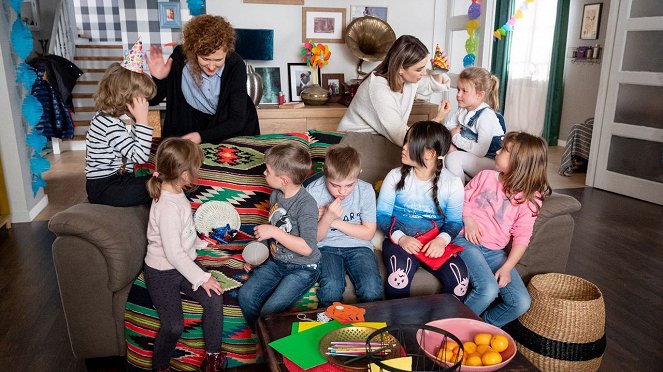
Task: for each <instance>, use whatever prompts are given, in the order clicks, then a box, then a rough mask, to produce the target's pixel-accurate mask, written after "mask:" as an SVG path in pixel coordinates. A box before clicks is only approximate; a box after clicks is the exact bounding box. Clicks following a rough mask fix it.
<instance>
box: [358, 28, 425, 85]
mask: <svg viewBox="0 0 663 372" xmlns="http://www.w3.org/2000/svg"><path fill="white" fill-rule="evenodd" d="M426 56H428V48H426V46H425V45H424V43H422V42H421V40H419V39H417V38H416V37H414V36H410V35H403V36H401V37H399V38H398V39H396V41H394V43H393V44H392V45H391V48H389V51H388V52H387V55H386V56H385V57H384V59H383V60H382V62H381V63H380V64H379V65H378V66H377V67H376V68H375V69H374V70H373V72H375V75H377V76H381V77H383V78H385V79H387V82H388V83H389V88H391V90H392V91H394V92H400V90H401V88H402V84H401V83H402V80H401V79H400V76H399V71H398V70H400V68H401V67H402V68H404V69H407V68H409V67H411V66H414V65H416V64H417V63H419V62H421V60H422V59H424V58H426ZM368 76H370V74H369V75H366V77H364V79H366V78H368Z"/></svg>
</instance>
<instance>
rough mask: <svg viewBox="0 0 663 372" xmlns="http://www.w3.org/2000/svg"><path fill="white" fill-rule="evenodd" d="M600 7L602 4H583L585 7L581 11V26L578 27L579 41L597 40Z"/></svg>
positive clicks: (599, 24)
mask: <svg viewBox="0 0 663 372" xmlns="http://www.w3.org/2000/svg"><path fill="white" fill-rule="evenodd" d="M602 6H603V3H595V4H585V6H584V7H583V9H582V24H581V25H580V39H582V40H596V39H598V38H599V28H600V26H601V7H602Z"/></svg>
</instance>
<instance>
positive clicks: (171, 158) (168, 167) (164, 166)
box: [147, 137, 203, 200]
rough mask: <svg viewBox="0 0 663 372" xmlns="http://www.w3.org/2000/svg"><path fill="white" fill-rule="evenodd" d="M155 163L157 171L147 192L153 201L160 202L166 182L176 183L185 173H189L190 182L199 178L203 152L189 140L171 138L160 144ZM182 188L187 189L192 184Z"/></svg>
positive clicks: (149, 182)
mask: <svg viewBox="0 0 663 372" xmlns="http://www.w3.org/2000/svg"><path fill="white" fill-rule="evenodd" d="M155 163H156V170H155V172H154V173H153V174H152V177H151V178H150V179H149V180H148V181H147V192H148V193H149V194H150V197H151V198H152V199H154V200H159V197H160V196H161V185H162V184H163V183H164V182H173V181H176V180H178V179H180V178H181V177H182V173H184V172H189V175H190V176H191V178H190V182H194V181H195V180H196V179H197V178H198V170H199V169H200V166H201V165H202V164H203V151H202V150H201V149H200V146H198V145H196V144H195V143H193V142H191V141H189V140H186V139H182V138H178V137H171V138H168V139H166V140H164V141H163V142H161V144H159V148H157V154H156V160H155ZM181 186H182V187H183V188H185V189H187V188H190V187H191V183H189V184H186V185H181Z"/></svg>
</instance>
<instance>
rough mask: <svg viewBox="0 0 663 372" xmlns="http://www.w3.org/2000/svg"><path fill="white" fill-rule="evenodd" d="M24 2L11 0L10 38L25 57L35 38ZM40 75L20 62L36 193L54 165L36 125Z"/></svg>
mask: <svg viewBox="0 0 663 372" xmlns="http://www.w3.org/2000/svg"><path fill="white" fill-rule="evenodd" d="M22 2H23V1H22V0H9V5H10V6H11V8H12V9H14V12H15V13H16V20H15V21H14V23H13V24H12V30H11V35H10V39H11V45H12V49H13V50H14V53H16V56H17V57H18V58H20V59H22V60H25V59H26V58H28V57H29V56H30V53H32V45H33V44H32V43H33V38H32V32H31V31H30V29H29V28H28V25H27V24H26V23H25V22H24V21H23V20H22V19H21V3H22ZM36 79H37V74H36V72H35V69H34V68H32V67H30V66H29V65H27V64H26V63H25V62H21V63H18V65H17V67H16V83H17V84H19V86H21V87H23V89H25V91H26V92H28V93H27V94H26V96H25V97H24V98H23V103H22V104H21V113H22V114H23V119H24V120H25V123H26V124H27V130H26V131H27V134H26V137H25V143H26V145H27V146H28V148H32V151H31V153H32V156H30V171H31V172H32V180H31V181H32V192H33V194H34V195H35V196H37V193H38V192H39V189H41V188H42V187H45V186H46V181H44V179H43V178H42V177H41V174H42V173H44V172H45V171H47V170H48V169H49V168H50V167H51V163H50V162H49V161H48V160H46V159H44V158H43V157H42V156H41V151H42V150H43V149H44V146H46V141H47V138H46V137H44V136H42V135H41V133H39V132H38V131H37V130H36V126H37V124H38V123H39V121H40V120H41V117H42V115H43V114H44V108H43V106H42V105H41V102H39V100H38V99H37V97H35V96H33V95H32V94H30V92H32V86H33V85H34V83H35V80H36Z"/></svg>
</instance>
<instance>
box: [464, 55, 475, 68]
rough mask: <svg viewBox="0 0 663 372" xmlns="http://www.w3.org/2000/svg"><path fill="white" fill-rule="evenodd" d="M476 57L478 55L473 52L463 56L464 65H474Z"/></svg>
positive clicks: (466, 66)
mask: <svg viewBox="0 0 663 372" xmlns="http://www.w3.org/2000/svg"><path fill="white" fill-rule="evenodd" d="M475 59H476V56H475V55H474V54H472V53H470V54H468V55H466V56H465V57H463V67H465V68H468V67H472V66H474V60H475Z"/></svg>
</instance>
